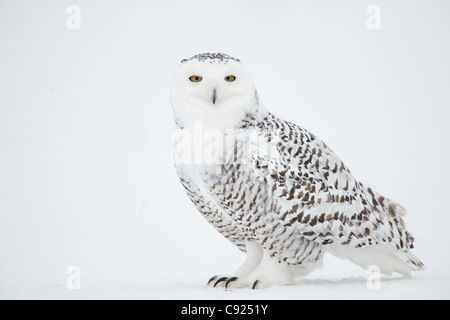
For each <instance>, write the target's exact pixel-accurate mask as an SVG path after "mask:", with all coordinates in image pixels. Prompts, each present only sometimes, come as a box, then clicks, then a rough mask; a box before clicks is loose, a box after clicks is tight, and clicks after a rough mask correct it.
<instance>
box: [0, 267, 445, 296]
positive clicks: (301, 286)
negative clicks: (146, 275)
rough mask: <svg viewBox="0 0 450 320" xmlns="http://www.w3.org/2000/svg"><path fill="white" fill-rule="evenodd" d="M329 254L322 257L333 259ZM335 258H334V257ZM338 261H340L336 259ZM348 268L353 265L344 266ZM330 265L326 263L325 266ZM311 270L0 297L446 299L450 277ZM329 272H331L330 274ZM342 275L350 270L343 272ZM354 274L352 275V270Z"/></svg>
mask: <svg viewBox="0 0 450 320" xmlns="http://www.w3.org/2000/svg"><path fill="white" fill-rule="evenodd" d="M331 260H333V259H332V258H327V259H326V262H327V263H328V264H329V263H333V261H331ZM334 262H337V261H334ZM337 265H339V262H337ZM347 267H350V269H351V265H347ZM327 269H330V268H327ZM329 271H330V270H328V272H319V273H320V274H319V273H317V274H312V275H311V276H309V277H307V278H306V279H303V280H301V281H299V283H298V284H297V285H292V286H274V287H270V288H265V289H259V290H251V289H232V290H230V289H227V290H225V289H223V288H211V287H206V285H205V284H206V281H207V278H208V277H206V278H204V277H189V278H188V277H181V276H175V277H173V278H166V279H159V280H153V281H149V280H148V279H143V280H142V281H140V282H135V281H130V282H127V281H119V282H118V283H116V282H115V283H111V282H108V283H106V284H105V283H102V284H100V283H99V284H89V283H88V284H85V283H83V284H82V287H81V288H80V289H79V290H69V289H68V288H67V287H66V285H65V284H54V285H51V286H43V285H39V286H11V287H6V288H2V291H0V299H73V300H77V299H133V300H136V299H137V300H141V299H142V300H144V299H152V300H158V299H161V300H166V299H170V300H173V299H181V300H242V299H245V300H308V299H352V300H354V299H361V300H363V299H414V300H416V299H420V300H422V299H449V298H450V291H449V289H448V288H449V284H450V276H449V275H448V272H446V271H444V270H441V271H435V270H433V271H432V270H427V271H426V272H423V273H420V274H415V275H413V276H412V277H410V278H403V277H401V276H392V277H385V276H382V277H381V279H380V285H379V288H377V287H375V288H372V289H371V287H370V286H368V285H367V282H368V280H369V278H368V274H366V272H365V271H359V272H358V271H356V272H355V270H352V273H351V274H352V275H350V273H349V272H345V270H343V269H341V270H340V273H341V276H339V275H338V274H336V272H329ZM330 274H331V275H330ZM345 274H349V275H347V276H345ZM355 274H356V275H355Z"/></svg>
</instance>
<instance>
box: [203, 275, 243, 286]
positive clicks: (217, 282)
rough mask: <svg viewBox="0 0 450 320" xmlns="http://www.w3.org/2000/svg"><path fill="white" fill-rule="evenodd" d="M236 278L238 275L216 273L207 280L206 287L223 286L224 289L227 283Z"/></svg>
mask: <svg viewBox="0 0 450 320" xmlns="http://www.w3.org/2000/svg"><path fill="white" fill-rule="evenodd" d="M237 279H238V277H233V276H231V277H230V276H219V275H216V276H214V277H211V279H209V280H208V284H207V286H208V287H224V288H225V289H226V288H228V285H229V284H230V283H231V282H233V281H236V280H237Z"/></svg>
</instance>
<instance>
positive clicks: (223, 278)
mask: <svg viewBox="0 0 450 320" xmlns="http://www.w3.org/2000/svg"><path fill="white" fill-rule="evenodd" d="M227 279H228V278H227V277H222V278H220V279H219V280H217V281H216V283H214V287H215V286H217V285H218V284H219V283H221V282H222V281H225V280H227Z"/></svg>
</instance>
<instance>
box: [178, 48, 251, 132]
mask: <svg viewBox="0 0 450 320" xmlns="http://www.w3.org/2000/svg"><path fill="white" fill-rule="evenodd" d="M171 100H172V107H173V110H174V113H175V117H176V118H177V119H178V121H180V122H181V123H182V124H183V125H184V126H188V125H189V124H190V123H192V122H193V121H202V122H209V123H211V126H216V127H220V126H221V125H223V124H225V123H226V124H227V125H232V122H233V121H234V122H236V121H237V120H238V118H242V117H244V116H245V114H246V113H247V112H249V111H251V109H252V108H253V109H254V108H255V106H256V105H257V95H256V91H255V88H254V86H253V81H252V79H251V77H250V75H249V73H248V72H247V70H246V69H245V68H244V66H243V65H242V63H241V62H240V61H239V60H237V59H235V58H232V57H230V56H227V55H224V54H200V55H197V56H194V57H192V58H190V59H188V60H187V59H185V60H183V61H182V63H181V64H180V66H179V67H178V69H177V71H176V72H175V75H174V77H173V79H172V84H171Z"/></svg>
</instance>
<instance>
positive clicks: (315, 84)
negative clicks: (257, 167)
mask: <svg viewBox="0 0 450 320" xmlns="http://www.w3.org/2000/svg"><path fill="white" fill-rule="evenodd" d="M72 4H76V5H78V6H79V7H80V9H81V25H80V27H81V28H80V29H79V30H69V29H68V28H67V26H66V21H67V19H68V18H69V16H70V15H69V14H67V12H66V9H67V7H68V6H69V5H72ZM372 4H375V5H378V6H379V7H380V9H381V30H369V29H368V28H367V26H366V20H367V18H368V17H369V15H368V14H367V13H366V9H367V7H368V6H369V5H372ZM448 12H450V2H448V1H444V0H442V1H437V0H434V1H406V0H402V1H400V0H394V1H381V0H376V1H365V0H361V1H325V0H320V1H256V0H253V1H237V0H229V1H210V0H209V1H193V0H191V1H125V0H123V1H87V0H85V1H81V0H80V1H56V0H54V1H50V0H38V1H31V0H30V1H22V0H14V1H13V0H0V298H2V299H10V298H73V299H77V298H119V299H120V298H152V299H158V298H161V299H166V298H175V299H178V298H188V299H195V298H224V299H239V298H250V299H251V298H257V299H258V298H264V299H277V298H282V299H299V298H355V297H356V298H450V271H449V270H450V258H449V257H450V249H449V242H450V241H449V240H448V234H449V232H448V228H449V222H450V219H449V210H448V202H449V200H448V199H449V185H448V183H449V181H450V171H449V168H448V166H449V163H450V152H449V138H450V125H449V122H450V63H449V57H450V44H449V39H450V35H449V30H450V19H449V18H448ZM208 51H211V52H217V51H220V52H225V53H228V54H230V55H233V56H236V57H238V58H239V59H240V60H241V61H242V62H243V63H244V64H245V65H246V67H247V68H248V69H249V71H250V72H251V74H252V75H253V78H254V82H255V84H256V87H257V89H258V92H259V95H260V98H261V100H262V101H263V103H264V104H265V105H266V107H267V108H268V109H269V110H270V111H272V112H273V113H275V114H276V115H278V116H280V117H282V118H285V119H288V120H290V121H292V122H295V123H297V124H299V125H301V126H302V127H304V128H306V129H308V130H310V131H311V132H313V133H314V134H316V135H317V136H318V137H320V138H321V139H322V140H324V141H325V142H326V143H327V144H328V145H329V146H330V147H331V148H332V149H333V150H334V151H335V152H336V153H337V154H338V155H339V156H340V157H341V158H342V159H343V160H344V162H345V163H346V165H347V166H348V167H349V168H350V169H351V170H352V172H353V174H354V176H355V177H356V178H357V179H360V180H362V181H364V182H366V183H368V184H369V185H372V186H373V187H374V188H375V189H376V190H377V191H378V192H380V193H381V194H383V195H385V196H387V197H389V198H392V199H394V200H395V201H397V202H399V203H400V204H402V205H403V206H405V207H406V208H407V209H408V216H407V218H406V222H407V225H408V228H409V229H410V231H411V232H412V233H413V234H414V235H415V238H416V248H415V249H414V253H415V254H416V255H417V256H418V257H419V258H420V259H421V260H423V261H424V263H425V264H426V266H427V270H426V271H425V272H421V273H416V274H414V275H413V277H412V278H411V279H399V278H398V277H397V278H394V279H391V278H382V280H381V289H380V290H369V289H368V288H367V286H366V280H367V276H368V274H367V273H366V272H365V270H362V269H359V268H357V267H355V266H353V265H352V264H350V263H349V262H345V261H342V260H338V259H336V258H333V257H327V258H326V259H325V268H324V269H322V270H321V271H318V272H315V273H313V274H312V275H310V276H309V277H308V278H307V279H306V280H305V281H304V283H303V285H300V286H291V287H274V288H269V289H263V290H258V291H252V290H246V289H242V290H233V291H224V290H222V289H220V288H219V289H217V288H216V289H211V288H205V283H206V281H207V280H208V279H209V277H211V276H213V275H215V274H224V273H225V274H226V273H230V272H232V271H233V270H234V269H235V268H237V267H238V266H239V264H240V263H241V262H242V260H243V258H244V256H243V254H242V253H240V252H239V250H238V249H237V248H235V247H234V246H233V245H232V244H231V243H229V242H228V241H227V240H225V239H224V238H222V237H221V236H220V235H219V234H218V233H217V232H216V231H215V230H214V229H213V228H212V227H211V226H210V225H209V224H208V223H207V222H206V221H205V220H204V219H203V218H202V217H201V215H200V214H199V213H197V212H196V210H195V209H194V207H193V205H192V204H191V203H190V201H189V199H188V198H187V196H186V195H185V193H184V190H183V188H182V186H181V185H180V183H179V181H178V178H177V176H176V173H175V171H174V168H173V164H172V161H171V139H170V138H171V133H172V131H173V130H174V128H175V127H174V122H173V114H172V110H171V106H170V101H169V90H168V88H169V83H170V78H171V76H172V74H173V72H174V70H175V69H176V67H177V66H178V64H179V62H180V60H181V59H183V58H188V57H190V56H192V55H194V54H197V53H200V52H208ZM70 265H78V266H79V267H80V268H81V290H68V289H67V288H66V280H67V277H68V276H69V275H68V274H67V273H66V270H67V267H68V266H70Z"/></svg>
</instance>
